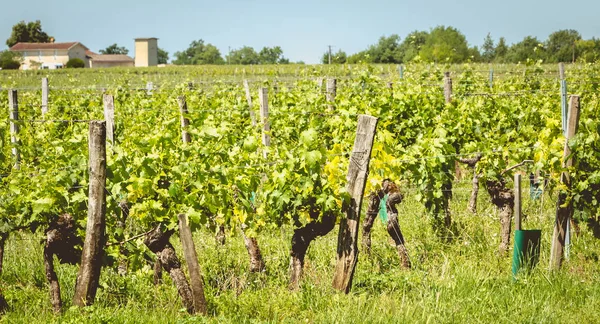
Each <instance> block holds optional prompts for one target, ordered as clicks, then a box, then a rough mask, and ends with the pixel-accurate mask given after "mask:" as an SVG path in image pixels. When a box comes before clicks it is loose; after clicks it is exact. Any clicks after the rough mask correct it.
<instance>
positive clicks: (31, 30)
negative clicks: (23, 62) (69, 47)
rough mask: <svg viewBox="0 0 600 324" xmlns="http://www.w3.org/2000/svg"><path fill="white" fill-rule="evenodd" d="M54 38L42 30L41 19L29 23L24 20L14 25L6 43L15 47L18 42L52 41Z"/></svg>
mask: <svg viewBox="0 0 600 324" xmlns="http://www.w3.org/2000/svg"><path fill="white" fill-rule="evenodd" d="M53 39H54V38H53V37H51V36H48V34H46V32H44V31H43V30H42V23H41V22H40V21H39V20H36V21H34V22H28V23H26V22H25V21H23V20H22V21H20V22H19V23H17V24H16V25H14V26H13V28H12V33H11V34H10V37H9V38H8V39H7V40H6V45H8V47H13V46H14V45H15V44H16V43H50V42H51V41H52V40H53Z"/></svg>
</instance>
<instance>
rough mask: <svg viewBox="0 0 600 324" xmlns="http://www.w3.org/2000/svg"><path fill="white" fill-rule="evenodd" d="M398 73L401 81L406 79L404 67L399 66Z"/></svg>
mask: <svg viewBox="0 0 600 324" xmlns="http://www.w3.org/2000/svg"><path fill="white" fill-rule="evenodd" d="M398 73H399V74H400V79H404V65H402V64H400V65H398Z"/></svg>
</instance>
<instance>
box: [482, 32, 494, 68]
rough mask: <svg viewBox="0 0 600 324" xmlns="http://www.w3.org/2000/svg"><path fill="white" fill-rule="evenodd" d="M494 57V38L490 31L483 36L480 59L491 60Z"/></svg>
mask: <svg viewBox="0 0 600 324" xmlns="http://www.w3.org/2000/svg"><path fill="white" fill-rule="evenodd" d="M495 57H496V48H495V47H494V40H493V39H492V36H491V35H490V33H488V34H487V36H485V39H484V40H483V46H482V47H481V59H482V60H483V61H484V62H487V63H489V62H491V61H493V60H494V58H495Z"/></svg>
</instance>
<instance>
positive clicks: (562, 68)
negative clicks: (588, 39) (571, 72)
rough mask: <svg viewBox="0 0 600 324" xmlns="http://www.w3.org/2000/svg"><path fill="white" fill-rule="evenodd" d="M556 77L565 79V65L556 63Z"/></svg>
mask: <svg viewBox="0 0 600 324" xmlns="http://www.w3.org/2000/svg"><path fill="white" fill-rule="evenodd" d="M558 77H559V78H560V79H561V80H564V79H565V63H562V62H560V63H558Z"/></svg>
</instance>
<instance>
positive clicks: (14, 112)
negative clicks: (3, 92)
mask: <svg viewBox="0 0 600 324" xmlns="http://www.w3.org/2000/svg"><path fill="white" fill-rule="evenodd" d="M8 109H9V116H10V143H11V144H12V145H13V147H12V155H13V157H14V158H15V166H14V168H15V169H19V168H20V167H21V154H20V153H19V148H18V145H19V142H20V141H19V139H18V136H19V124H17V123H18V121H19V97H18V94H17V90H8Z"/></svg>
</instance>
